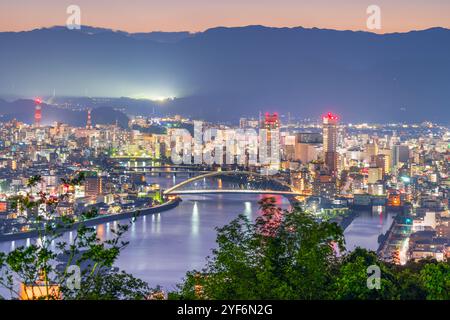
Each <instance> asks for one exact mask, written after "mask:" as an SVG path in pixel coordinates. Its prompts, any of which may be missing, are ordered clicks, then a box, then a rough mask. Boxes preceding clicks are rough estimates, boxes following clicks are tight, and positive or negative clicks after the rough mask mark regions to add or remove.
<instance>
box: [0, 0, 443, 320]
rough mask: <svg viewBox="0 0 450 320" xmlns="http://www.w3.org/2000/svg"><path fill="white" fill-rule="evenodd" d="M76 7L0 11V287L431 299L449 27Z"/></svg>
mask: <svg viewBox="0 0 450 320" xmlns="http://www.w3.org/2000/svg"><path fill="white" fill-rule="evenodd" d="M51 2H52V1H50V0H46V1H43V3H42V6H43V7H47V8H49V9H48V10H49V12H50V11H51V10H54V7H52V6H51V5H50V3H51ZM82 2H83V1H82ZM271 2H272V1H268V3H267V4H261V6H262V7H261V10H262V9H263V7H264V10H267V12H272V10H273V7H272V6H271V5H269V3H271ZM300 2H303V1H300ZM430 3H432V4H434V1H430ZM272 4H273V3H272ZM432 4H430V6H431V5H432ZM91 5H92V4H85V6H82V5H80V6H78V5H71V6H69V7H68V8H65V7H64V8H63V9H64V10H63V17H66V16H67V15H68V14H69V16H68V17H67V18H68V19H69V20H68V22H67V24H66V26H53V27H50V26H47V24H45V23H42V22H38V20H36V26H37V27H38V28H37V29H33V30H29V31H20V32H16V31H14V32H10V31H9V30H19V29H20V28H22V27H23V28H24V27H25V26H28V25H29V24H28V23H19V22H20V21H22V20H20V21H19V20H17V21H19V22H17V25H16V24H14V23H12V22H11V23H10V26H6V24H5V23H4V22H1V23H0V43H2V49H1V50H0V67H1V69H2V70H4V72H3V73H2V75H1V76H0V298H2V299H0V300H3V298H4V299H5V300H7V299H9V300H35V299H44V300H61V299H65V300H178V301H189V300H208V301H232V300H233V301H234V300H245V301H252V300H254V301H276V300H292V301H297V300H447V301H448V300H450V287H449V284H450V207H449V198H450V194H449V191H450V176H449V174H450V123H449V119H450V113H449V107H448V101H449V98H450V96H448V90H447V89H448V88H447V87H446V85H448V83H450V82H449V81H450V78H449V75H450V72H449V71H450V64H449V63H448V54H449V53H450V46H449V45H448V41H447V42H446V41H444V40H448V37H449V35H450V30H448V29H445V28H431V29H425V30H422V29H420V30H418V31H411V32H404V33H401V32H400V33H388V32H387V31H386V30H383V29H382V28H381V27H380V28H375V27H374V29H373V28H372V27H371V26H372V25H373V24H374V25H375V26H376V25H377V24H376V23H375V22H377V19H378V15H377V13H378V10H385V9H384V8H386V7H387V5H386V6H384V7H383V6H382V8H381V9H380V8H379V7H378V6H377V5H372V6H369V7H368V8H367V11H366V8H364V12H363V13H362V17H363V18H367V24H365V25H363V27H359V25H358V24H357V23H359V22H357V21H359V20H357V19H353V18H352V19H353V20H352V19H350V18H348V19H349V20H348V21H349V22H348V23H349V25H345V26H340V25H339V24H335V26H336V28H335V29H319V28H311V29H309V28H304V27H296V26H291V24H292V23H291V22H289V23H288V22H286V25H288V26H289V27H266V26H260V25H249V26H240V24H239V26H237V27H235V26H234V24H233V25H232V26H230V27H215V26H214V27H213V28H212V29H207V30H205V31H198V28H200V29H201V28H203V27H204V26H206V25H209V23H210V22H209V21H207V20H201V19H200V20H199V21H197V24H196V26H197V27H196V28H197V29H195V28H193V29H192V30H191V31H176V32H165V31H152V32H135V31H136V28H139V26H138V25H136V23H137V21H131V20H127V19H126V17H124V21H128V26H129V27H128V28H125V29H124V30H126V31H119V30H116V29H115V28H112V27H111V29H109V27H108V28H106V27H105V28H103V27H93V26H91V27H89V26H85V25H84V24H82V23H81V22H80V21H81V19H82V18H81V17H83V15H81V12H84V11H83V10H86V12H87V13H88V14H91V16H90V17H91V19H92V21H94V22H95V21H97V20H96V19H97V18H92V17H94V16H95V17H96V16H97V15H95V14H93V13H94V12H97V11H96V10H98V8H94V7H91ZM117 5H118V4H117ZM2 6H3V5H0V8H2ZM136 6H139V5H137V4H136ZM141 6H142V10H144V7H145V8H147V7H146V5H143V4H141ZM179 6H180V7H179V8H181V7H183V8H185V10H188V9H187V8H186V7H184V4H179ZM193 6H194V5H193ZM195 6H200V5H199V4H196V5H195ZM230 6H234V4H233V5H231V4H230ZM118 7H121V8H122V10H123V11H124V12H127V10H126V9H127V7H126V6H124V5H123V4H120V5H118ZM200 7H201V8H203V9H204V7H203V6H200ZM50 8H51V9H50ZM135 9H136V8H133V10H135ZM147 9H148V8H147ZM285 9H286V8H285ZM313 9H314V10H313ZM316 9H318V8H316V7H315V6H311V7H310V10H312V11H314V12H316V11H315V10H316ZM340 9H341V8H340ZM340 9H339V10H340ZM369 9H370V10H369ZM10 10H11V14H14V15H18V14H19V13H18V8H17V7H15V6H14V5H11V7H10ZM39 10H40V9H39ZM111 10H112V9H111ZM114 10H117V8H115V9H114ZM114 10H112V11H114ZM339 10H338V11H339ZM386 10H387V9H386ZM244 11H245V10H244ZM244 11H243V12H244ZM233 12H234V11H233ZM264 12H266V11H264ZM383 12H384V11H383ZM433 12H434V11H433ZM97 13H98V12H97ZM83 14H84V13H83ZM211 14H212V12H211ZM259 14H261V16H265V14H263V12H262V11H261V12H260V13H259ZM316 14H317V13H316ZM367 14H369V17H366V15H367ZM136 16H137V13H136ZM218 18H223V17H222V16H220V17H219V16H218ZM36 19H37V18H36ZM267 19H268V18H267V17H266V19H265V20H264V21H266V20H267ZM181 20H182V19H181ZM194 20H195V19H194ZM362 20H364V19H362ZM39 21H40V20H39ZM47 21H53V18H52V19H50V18H49V17H48V20H47ZM98 21H109V20H102V19H100V20H98ZM219 21H220V19H219ZM251 21H253V20H251ZM267 21H272V20H271V19H268V20H267ZM274 21H275V20H274ZM352 21H353V22H352ZM355 21H356V22H355ZM388 21H389V20H388ZM427 21H429V20H428V18H427V19H425V18H424V19H423V21H422V22H423V23H428V22H427ZM31 22H32V21H30V23H31ZM172 22H173V21H172ZM98 23H100V22H98ZM180 23H181V22H180ZM236 23H237V22H236ZM353 23H354V24H355V25H356V26H357V27H354V25H353ZM278 24H279V23H278V22H274V25H277V26H278ZM168 25H172V26H175V25H174V24H173V23H172V24H167V25H165V24H161V28H163V29H164V28H166V27H167V26H168ZM326 25H327V24H323V26H326ZM344 27H348V28H350V30H347V31H340V30H341V29H343V28H344ZM8 28H9V29H8ZM389 28H392V29H395V30H397V31H398V30H403V28H407V26H406V25H404V26H403V27H397V26H396V24H394V23H392V21H389ZM408 28H409V27H408ZM175 29H176V30H178V27H175ZM361 29H362V30H363V31H360V30H361ZM365 29H368V30H365ZM410 29H413V28H412V27H411V28H409V29H408V30H410ZM158 30H160V29H158ZM442 39H444V40H442ZM37 43H44V45H42V46H41V45H37ZM3 48H4V49H3ZM29 48H35V49H36V50H31V51H33V52H32V54H31V53H30V50H29ZM417 48H423V52H422V51H421V52H419V51H420V50H416V49H417ZM416 51H417V52H416ZM44 70H45V72H43V71H44ZM231 305H232V304H230V306H231ZM257 306H261V308H262V309H261V310H263V311H261V312H264V313H265V314H266V315H268V314H269V312H272V311H271V309H270V310H269V309H268V307H269V306H272V305H271V304H269V303H266V302H264V303H262V302H261V304H260V305H257ZM274 306H276V305H274ZM236 307H237V305H236ZM244 307H247V306H244ZM253 307H254V306H253V305H251V304H249V305H248V308H249V309H245V312H248V314H250V312H253V313H255V314H256V313H257V311H256V309H255V310H253V309H251V308H253ZM264 307H265V308H264ZM190 308H194V307H192V306H191V305H189V304H184V305H183V307H182V309H180V310H179V311H178V315H199V314H200V315H202V316H205V317H207V316H206V314H208V315H209V313H210V312H214V310H213V309H201V308H203V307H198V308H200V309H195V308H194V309H190ZM205 308H206V307H205ZM239 308H243V307H242V306H240V307H239ZM208 310H209V311H208ZM230 310H234V309H230ZM236 310H237V309H236ZM236 310H234V311H233V312H237V313H236V315H239V314H240V315H241V316H242V315H246V314H245V313H244V311H243V310H244V309H239V310H240V311H236ZM196 312H198V313H196ZM216 312H217V310H216ZM230 312H231V311H230ZM239 312H240V313H239ZM231 314H233V313H231Z"/></svg>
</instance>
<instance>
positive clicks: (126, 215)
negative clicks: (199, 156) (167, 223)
mask: <svg viewBox="0 0 450 320" xmlns="http://www.w3.org/2000/svg"><path fill="white" fill-rule="evenodd" d="M180 201H181V199H180V198H177V199H175V200H170V201H168V202H165V203H163V204H160V205H158V206H154V207H150V208H144V209H138V210H134V211H127V212H122V213H117V214H108V215H101V216H98V217H95V218H92V219H89V220H85V221H79V222H75V223H74V224H73V225H71V226H70V228H61V229H60V230H57V231H56V232H66V231H71V230H75V229H77V228H78V227H79V226H80V225H85V226H87V227H93V226H96V225H99V224H102V223H107V222H111V221H118V220H125V219H131V218H133V217H135V216H136V215H138V216H145V215H149V214H155V213H160V212H164V211H167V210H171V209H173V208H175V207H177V206H178V204H179V203H180ZM40 235H42V234H40V231H38V230H30V231H26V232H16V233H7V234H2V235H0V242H2V241H14V240H23V239H28V238H36V237H39V236H40Z"/></svg>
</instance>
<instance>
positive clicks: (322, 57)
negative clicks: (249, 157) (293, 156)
mask: <svg viewBox="0 0 450 320" xmlns="http://www.w3.org/2000/svg"><path fill="white" fill-rule="evenodd" d="M0 43H1V48H2V49H1V50H0V70H1V77H0V94H3V95H7V94H16V95H21V96H28V97H32V96H34V95H49V94H51V93H52V92H53V90H54V89H55V90H56V93H57V95H70V96H106V97H107V96H109V97H121V96H128V97H149V98H152V97H155V98H157V97H159V96H161V97H164V96H175V97H177V99H174V100H173V101H167V102H165V103H163V104H157V105H156V109H157V112H169V113H180V114H184V115H191V116H194V117H200V118H204V119H209V120H216V119H223V120H233V121H235V120H236V119H238V118H239V117H240V116H245V115H252V116H257V115H258V113H259V111H278V112H280V113H287V112H290V113H291V115H292V116H294V117H317V116H319V115H320V114H321V113H323V112H325V111H328V110H330V111H334V112H337V113H340V114H341V115H342V117H343V119H345V120H346V121H360V120H362V121H371V122H373V121H400V120H405V121H422V120H432V121H441V122H442V121H445V122H448V119H450V112H449V110H450V30H447V29H443V28H432V29H428V30H423V31H412V32H408V33H393V34H385V35H378V34H373V33H368V32H353V31H336V30H324V29H315V28H314V29H305V28H301V27H298V28H268V27H263V26H248V27H239V28H223V27H219V28H213V29H210V30H207V31H205V32H200V33H196V34H190V33H187V32H186V33H167V34H166V33H149V34H145V33H140V34H130V33H126V32H121V31H111V30H108V29H101V28H92V27H83V28H82V29H81V31H75V30H74V31H70V30H67V29H66V28H63V27H55V28H50V29H38V30H33V31H28V32H17V33H12V32H4V33H0ZM150 105H151V104H150ZM146 106H149V103H148V102H145V101H142V103H141V107H140V108H141V109H144V110H147V109H145V107H146ZM121 107H123V108H127V107H128V106H127V105H123V106H121ZM153 107H154V105H153V106H150V109H152V108H153ZM136 108H137V107H136V106H135V108H134V109H136ZM138 109H139V108H138ZM147 111H148V112H150V111H149V110H147Z"/></svg>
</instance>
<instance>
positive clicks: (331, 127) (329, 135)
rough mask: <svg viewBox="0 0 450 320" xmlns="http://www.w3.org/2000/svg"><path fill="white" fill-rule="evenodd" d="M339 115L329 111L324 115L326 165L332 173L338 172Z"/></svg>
mask: <svg viewBox="0 0 450 320" xmlns="http://www.w3.org/2000/svg"><path fill="white" fill-rule="evenodd" d="M338 121H339V118H338V116H336V115H334V114H332V113H331V112H329V113H328V114H327V115H326V116H324V117H323V126H322V130H323V152H324V159H325V166H326V167H327V169H328V170H329V171H330V172H331V173H332V174H336V172H337V162H338V153H337V138H338V128H337V125H338Z"/></svg>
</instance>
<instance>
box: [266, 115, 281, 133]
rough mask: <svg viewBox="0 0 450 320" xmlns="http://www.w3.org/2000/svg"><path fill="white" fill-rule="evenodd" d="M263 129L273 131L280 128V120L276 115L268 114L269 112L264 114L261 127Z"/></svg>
mask: <svg viewBox="0 0 450 320" xmlns="http://www.w3.org/2000/svg"><path fill="white" fill-rule="evenodd" d="M262 127H263V128H264V129H267V130H275V129H279V128H280V119H279V118H278V113H276V112H275V113H273V114H270V113H269V112H266V115H265V117H264V125H263V126H262Z"/></svg>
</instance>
